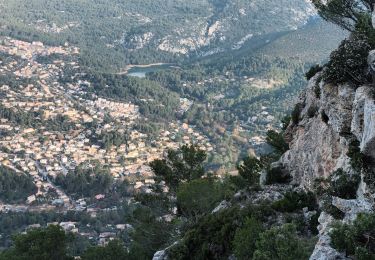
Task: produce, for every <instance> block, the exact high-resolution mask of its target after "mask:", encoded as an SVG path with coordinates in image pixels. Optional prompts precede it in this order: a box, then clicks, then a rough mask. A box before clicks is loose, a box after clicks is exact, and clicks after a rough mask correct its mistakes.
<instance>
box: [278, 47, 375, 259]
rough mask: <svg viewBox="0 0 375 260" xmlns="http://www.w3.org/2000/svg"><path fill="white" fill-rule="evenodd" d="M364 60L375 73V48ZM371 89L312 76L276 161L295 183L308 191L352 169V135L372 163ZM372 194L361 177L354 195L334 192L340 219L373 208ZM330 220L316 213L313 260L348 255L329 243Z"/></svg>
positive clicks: (374, 115)
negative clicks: (336, 173) (286, 143)
mask: <svg viewBox="0 0 375 260" xmlns="http://www.w3.org/2000/svg"><path fill="white" fill-rule="evenodd" d="M368 63H369V71H370V72H371V73H372V75H375V51H372V52H371V53H370V55H369V58H368ZM374 79H375V77H374ZM374 93H375V86H374V85H362V86H358V85H354V84H343V85H332V84H326V83H325V82H323V81H322V80H321V75H320V73H318V74H317V75H316V76H315V77H313V78H312V79H311V80H310V82H309V84H308V87H307V90H306V91H305V92H304V93H303V94H302V95H301V97H300V101H299V104H301V105H302V106H303V109H302V110H301V113H300V116H299V122H298V124H291V125H290V126H289V127H288V129H287V131H286V139H287V140H288V141H290V144H289V147H290V150H289V151H287V152H286V153H285V154H284V155H283V156H282V157H281V159H280V160H279V161H278V165H279V167H280V168H282V169H284V170H286V171H288V172H289V174H291V175H292V177H293V182H294V184H295V185H299V186H300V187H302V188H304V189H308V190H311V189H312V188H313V185H314V181H315V180H316V179H317V178H321V177H323V178H327V177H329V176H330V174H332V173H333V172H334V171H335V170H337V169H339V168H342V169H343V170H344V172H346V173H347V174H353V173H354V172H355V170H354V169H353V168H352V166H351V159H350V158H349V157H348V155H347V154H348V151H349V148H350V145H351V143H352V141H353V140H355V139H357V140H358V141H359V143H360V146H359V147H360V150H361V152H362V154H364V155H365V156H366V158H367V160H368V162H369V163H370V164H371V163H374V162H375V94H374ZM362 177H363V173H362ZM374 198H375V194H371V191H370V190H368V189H367V185H366V183H365V182H364V181H363V178H362V181H361V183H360V185H359V188H358V191H357V199H352V200H345V199H341V198H338V197H333V198H332V205H333V206H335V207H336V208H338V209H339V210H340V211H342V212H343V213H345V218H344V219H343V221H344V222H352V221H353V220H354V219H355V218H356V217H357V215H358V213H363V212H373V211H374ZM333 220H334V219H333V218H332V216H330V215H329V214H327V213H326V212H322V214H321V215H320V217H319V223H320V225H319V239H318V242H317V244H316V246H315V249H314V252H313V254H312V255H311V258H310V259H311V260H318V259H319V260H320V259H322V260H323V259H346V258H345V257H344V256H343V255H342V254H340V253H339V252H337V251H336V250H334V249H333V248H332V247H331V246H330V237H329V233H330V230H331V227H332V223H333Z"/></svg>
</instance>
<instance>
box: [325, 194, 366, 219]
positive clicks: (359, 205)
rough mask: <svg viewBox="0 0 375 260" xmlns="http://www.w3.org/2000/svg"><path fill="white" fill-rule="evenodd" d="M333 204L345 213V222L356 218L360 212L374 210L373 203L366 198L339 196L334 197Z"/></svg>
mask: <svg viewBox="0 0 375 260" xmlns="http://www.w3.org/2000/svg"><path fill="white" fill-rule="evenodd" d="M332 205H333V206H335V207H337V208H338V209H339V210H341V211H342V212H344V213H345V218H344V221H345V222H351V221H353V220H355V219H356V217H357V215H358V214H359V213H371V212H373V206H372V203H371V202H370V201H368V200H366V199H361V200H359V199H354V200H345V199H341V198H338V197H333V198H332Z"/></svg>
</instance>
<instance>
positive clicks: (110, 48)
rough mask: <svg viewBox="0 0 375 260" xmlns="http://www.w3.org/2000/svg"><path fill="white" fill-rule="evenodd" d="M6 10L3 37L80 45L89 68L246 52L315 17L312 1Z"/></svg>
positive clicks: (103, 3)
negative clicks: (249, 45)
mask: <svg viewBox="0 0 375 260" xmlns="http://www.w3.org/2000/svg"><path fill="white" fill-rule="evenodd" d="M0 6H1V9H2V12H1V14H0V28H1V33H2V34H5V35H10V36H12V37H16V38H21V39H26V40H41V41H43V42H45V43H49V44H64V43H65V42H69V43H71V44H75V45H78V46H80V47H81V49H82V58H83V60H84V62H86V63H87V64H88V65H90V66H98V67H101V68H102V69H104V68H106V69H116V68H118V67H122V66H124V65H125V64H129V63H151V62H154V61H164V62H168V61H169V62H170V61H179V60H181V59H183V58H186V57H192V56H196V55H202V54H209V53H215V52H218V51H224V50H226V51H228V50H234V49H239V48H241V47H242V46H243V45H245V44H246V42H247V41H248V40H250V39H252V38H253V37H257V36H260V35H267V34H272V33H275V32H283V31H290V30H294V29H297V28H300V27H302V26H303V25H305V24H306V22H307V21H308V20H309V19H310V18H311V17H312V16H314V15H315V11H314V9H313V8H312V6H311V4H310V3H309V1H307V0H278V1H264V0H253V1H248V0H233V1H228V0H223V1H218V0H189V1H183V0H143V1H142V3H141V4H140V2H139V1H138V0H127V1H119V0H110V1H108V0H91V1H87V0H64V1H60V0H48V1H47V0H29V1H23V0H13V1H4V0H0ZM103 57H105V58H106V59H105V60H106V62H104V61H103V60H104V59H103Z"/></svg>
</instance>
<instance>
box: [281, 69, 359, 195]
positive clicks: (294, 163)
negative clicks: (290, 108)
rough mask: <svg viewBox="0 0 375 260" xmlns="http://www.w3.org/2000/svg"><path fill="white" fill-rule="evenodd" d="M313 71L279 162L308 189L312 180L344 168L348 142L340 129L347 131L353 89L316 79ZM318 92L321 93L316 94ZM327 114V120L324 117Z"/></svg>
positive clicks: (295, 181) (294, 180) (297, 182)
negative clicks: (298, 117) (295, 124)
mask: <svg viewBox="0 0 375 260" xmlns="http://www.w3.org/2000/svg"><path fill="white" fill-rule="evenodd" d="M318 78H319V75H316V76H315V77H314V78H313V79H312V80H311V81H310V82H309V85H308V88H307V90H306V92H305V93H304V94H303V95H302V96H301V98H300V103H301V104H303V105H304V108H303V110H302V112H301V115H300V118H301V120H300V122H299V123H298V125H297V126H290V127H289V129H288V130H287V131H289V132H290V133H291V134H292V136H293V139H292V141H291V143H290V150H289V151H287V152H286V153H285V154H284V155H283V156H282V157H281V159H280V161H279V163H280V164H281V166H282V167H283V168H284V169H286V170H287V171H288V172H289V173H290V174H291V175H292V176H293V182H294V183H295V184H299V185H300V186H302V187H304V188H307V189H311V188H312V186H313V184H314V180H315V179H316V178H320V177H328V176H329V175H330V174H331V173H332V172H333V171H335V170H336V169H338V168H347V167H348V162H349V158H348V157H347V156H346V153H347V151H348V147H347V145H348V142H347V141H346V140H345V138H344V137H342V136H340V134H341V133H343V132H346V131H350V127H351V119H352V107H353V102H354V96H355V90H354V88H353V87H351V86H348V85H343V86H332V85H325V84H324V83H322V82H320V83H318ZM319 92H320V97H319V96H318V95H317V94H316V93H319ZM322 115H325V116H327V117H328V118H329V120H328V122H325V121H327V120H326V119H324V118H323V116H322Z"/></svg>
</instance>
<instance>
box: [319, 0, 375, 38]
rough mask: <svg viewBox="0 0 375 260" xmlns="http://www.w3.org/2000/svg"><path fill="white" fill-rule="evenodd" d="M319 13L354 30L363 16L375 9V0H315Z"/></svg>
mask: <svg viewBox="0 0 375 260" xmlns="http://www.w3.org/2000/svg"><path fill="white" fill-rule="evenodd" d="M313 4H314V5H315V7H316V8H317V10H318V13H319V15H320V16H321V17H322V18H323V19H325V20H327V21H329V22H332V23H334V24H337V25H338V26H340V27H341V28H343V29H345V30H348V31H350V32H353V31H354V30H355V25H356V24H357V23H358V22H359V21H360V19H361V17H363V16H366V15H367V16H368V15H370V13H371V12H372V11H373V10H374V4H375V1H374V0H328V1H327V0H313Z"/></svg>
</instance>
